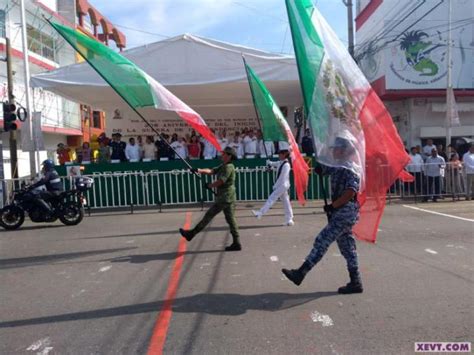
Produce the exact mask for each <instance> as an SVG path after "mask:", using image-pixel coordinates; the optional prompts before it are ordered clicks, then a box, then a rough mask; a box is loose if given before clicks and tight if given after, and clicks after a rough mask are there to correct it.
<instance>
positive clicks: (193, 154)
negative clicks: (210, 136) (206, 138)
mask: <svg viewBox="0 0 474 355" xmlns="http://www.w3.org/2000/svg"><path fill="white" fill-rule="evenodd" d="M188 153H189V158H190V159H199V158H200V157H201V144H200V143H199V140H198V137H197V136H196V135H194V136H191V141H190V142H189V143H188Z"/></svg>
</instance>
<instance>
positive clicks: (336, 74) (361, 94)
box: [286, 0, 411, 242]
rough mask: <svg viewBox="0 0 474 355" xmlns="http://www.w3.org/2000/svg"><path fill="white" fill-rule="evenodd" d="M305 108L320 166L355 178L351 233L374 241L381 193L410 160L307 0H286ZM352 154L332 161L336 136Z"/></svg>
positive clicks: (373, 97) (382, 199) (376, 102)
mask: <svg viewBox="0 0 474 355" xmlns="http://www.w3.org/2000/svg"><path fill="white" fill-rule="evenodd" d="M286 6H287V12H288V18H289V22H290V27H291V33H292V37H293V46H294V49H295V55H296V61H297V64H298V71H299V76H300V82H301V88H302V91H303V98H304V103H305V110H306V115H307V119H308V122H309V126H310V128H311V132H312V136H313V139H314V144H315V148H316V155H317V160H318V161H319V162H320V163H321V164H324V165H327V166H332V167H342V168H346V169H350V170H351V171H353V172H354V173H355V174H357V175H358V176H359V177H360V179H361V189H360V192H359V196H358V201H359V202H360V204H361V206H362V207H361V211H360V220H359V223H358V224H357V225H356V226H355V228H354V232H355V233H356V235H357V237H358V238H359V239H362V240H366V241H370V242H375V240H376V236H377V228H378V225H379V223H380V219H381V218H382V214H383V210H384V208H385V197H386V191H387V189H388V188H389V187H390V186H391V185H392V184H393V182H394V181H395V180H396V179H397V178H398V176H399V175H401V176H402V177H403V178H405V179H406V180H410V179H411V177H410V176H407V174H405V173H404V172H403V168H404V167H405V165H406V164H407V163H408V162H409V161H410V158H409V156H408V155H407V153H406V152H405V149H404V147H403V143H402V141H401V139H400V137H399V135H398V132H397V130H396V128H395V126H394V124H393V121H392V118H391V117H390V114H389V113H388V111H387V109H386V108H385V106H384V105H383V103H382V101H381V100H380V99H379V97H378V96H377V94H376V93H375V92H374V90H373V89H372V88H371V86H370V84H369V82H368V81H367V79H366V78H365V76H364V74H363V73H362V72H361V70H360V69H359V67H358V66H357V64H356V63H355V62H354V60H353V59H352V57H351V56H350V55H349V53H348V52H347V50H346V48H345V47H344V45H343V44H342V43H341V42H340V41H339V39H338V38H337V36H336V34H335V33H334V31H333V30H332V29H331V28H330V27H329V25H328V24H327V22H326V21H325V20H324V18H323V17H322V16H321V14H320V13H319V11H318V10H317V9H316V8H315V7H314V6H313V4H312V0H286ZM338 137H341V138H344V139H345V141H347V142H349V145H350V146H351V150H352V154H351V156H350V157H349V158H347V159H343V161H341V159H340V157H338V159H336V158H335V157H333V154H332V152H333V149H332V145H333V144H334V142H335V140H336V138H338Z"/></svg>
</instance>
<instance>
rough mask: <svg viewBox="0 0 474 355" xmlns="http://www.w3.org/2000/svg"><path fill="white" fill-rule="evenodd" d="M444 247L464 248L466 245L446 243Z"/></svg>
mask: <svg viewBox="0 0 474 355" xmlns="http://www.w3.org/2000/svg"><path fill="white" fill-rule="evenodd" d="M446 248H454V249H466V247H465V246H464V245H454V244H448V245H446Z"/></svg>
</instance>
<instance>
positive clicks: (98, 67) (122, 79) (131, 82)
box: [50, 22, 222, 151]
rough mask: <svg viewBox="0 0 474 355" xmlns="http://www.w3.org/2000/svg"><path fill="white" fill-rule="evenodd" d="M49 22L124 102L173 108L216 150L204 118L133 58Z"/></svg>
mask: <svg viewBox="0 0 474 355" xmlns="http://www.w3.org/2000/svg"><path fill="white" fill-rule="evenodd" d="M50 24H51V25H52V26H53V27H54V28H55V29H56V31H58V32H59V34H60V35H61V36H63V37H64V39H65V40H66V41H67V42H68V43H69V44H70V45H71V46H72V47H73V48H74V49H75V50H76V51H77V52H78V53H79V54H80V55H81V56H82V57H84V59H85V60H86V61H87V62H88V63H89V64H90V65H91V66H92V68H93V69H94V70H95V71H97V73H98V74H99V75H100V76H101V77H102V78H103V79H104V80H105V81H106V82H107V83H108V84H109V85H110V86H111V87H112V88H113V89H114V90H115V91H116V92H117V93H118V94H119V95H120V96H121V97H122V98H123V99H124V100H125V101H126V102H127V104H128V105H130V107H132V108H134V109H139V108H142V107H155V108H156V109H159V110H167V111H174V112H176V113H177V114H178V116H179V117H181V118H182V119H183V120H184V121H185V122H186V123H188V124H189V125H190V126H191V127H192V128H194V129H195V130H196V131H197V132H199V133H200V134H201V135H202V136H203V137H204V138H205V139H206V140H208V141H209V142H210V143H211V144H212V145H213V146H214V147H216V149H217V150H218V151H221V150H222V149H221V146H220V144H219V143H218V141H217V139H216V137H215V136H214V134H213V133H212V132H211V130H210V129H209V127H208V126H207V124H206V122H205V121H204V119H203V118H202V117H201V116H200V115H199V114H198V113H197V112H195V111H194V110H193V109H192V108H190V107H189V106H188V105H186V104H185V103H184V102H183V101H181V100H180V99H179V98H178V97H176V96H175V95H173V94H172V93H171V92H170V91H169V90H168V89H166V88H165V87H164V86H163V85H161V84H160V83H159V82H158V81H156V80H155V79H153V78H152V77H151V76H149V75H148V74H147V73H145V72H144V71H143V70H142V69H140V68H139V67H137V66H136V65H135V64H134V63H133V62H131V61H130V60H128V59H127V58H125V57H123V56H122V55H120V54H119V53H117V52H115V51H113V50H112V49H110V48H109V47H107V46H105V45H103V44H102V43H100V42H98V41H96V40H95V39H92V38H90V37H89V36H87V35H85V34H84V33H82V32H80V31H78V30H75V29H72V28H70V27H67V26H63V25H60V24H58V23H54V22H50Z"/></svg>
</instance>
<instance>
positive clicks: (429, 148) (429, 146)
mask: <svg viewBox="0 0 474 355" xmlns="http://www.w3.org/2000/svg"><path fill="white" fill-rule="evenodd" d="M433 148H434V149H436V146H435V145H434V144H433V140H432V139H428V140H427V141H426V145H425V146H424V147H423V155H422V158H423V160H424V161H426V159H428V158H429V157H430V156H431V152H432V150H433Z"/></svg>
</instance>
